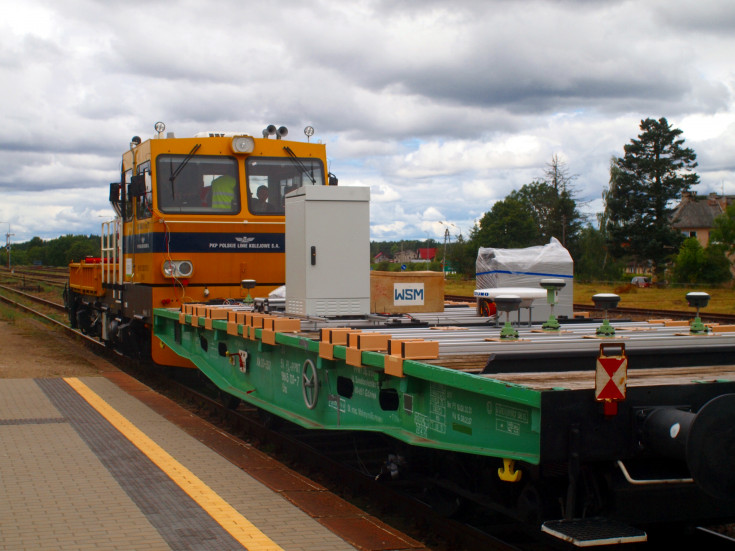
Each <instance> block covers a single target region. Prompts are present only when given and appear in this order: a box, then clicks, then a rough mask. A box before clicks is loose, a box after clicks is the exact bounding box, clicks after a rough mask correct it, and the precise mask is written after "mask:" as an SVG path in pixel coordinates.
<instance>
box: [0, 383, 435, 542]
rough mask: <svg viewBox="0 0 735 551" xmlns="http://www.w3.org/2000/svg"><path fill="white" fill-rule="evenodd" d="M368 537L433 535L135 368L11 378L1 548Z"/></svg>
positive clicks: (2, 419)
mask: <svg viewBox="0 0 735 551" xmlns="http://www.w3.org/2000/svg"><path fill="white" fill-rule="evenodd" d="M200 440H202V441H206V442H207V445H205V444H204V443H202V441H200ZM214 449H217V450H218V451H214ZM228 458H229V459H231V460H232V461H230V460H228ZM233 462H234V463H233ZM238 465H239V466H238ZM245 470H247V471H249V473H248V472H245ZM269 486H270V487H269ZM297 505H298V506H297ZM335 532H338V533H339V535H337V534H336V533H335ZM355 548H357V549H382V550H390V549H421V548H423V546H422V545H421V544H420V543H418V542H416V541H414V540H411V539H410V538H407V537H406V536H403V535H402V534H400V533H398V532H397V531H395V530H393V529H391V528H390V527H388V526H387V525H384V524H383V523H381V522H380V521H379V520H377V519H375V518H373V517H370V516H369V515H366V514H365V513H363V512H362V511H360V510H358V509H357V508H355V507H353V506H352V505H350V504H348V503H346V502H344V501H342V500H341V499H339V498H336V497H335V496H333V495H332V494H330V493H329V492H327V491H326V489H325V488H323V487H321V486H319V485H316V484H314V483H313V482H311V481H309V480H307V479H305V478H303V477H301V476H300V475H299V474H298V473H295V472H293V471H290V470H288V469H286V468H285V467H283V466H282V465H280V464H278V463H277V462H275V461H273V460H271V459H270V458H269V457H268V456H266V455H264V454H262V453H261V452H259V451H258V450H255V449H253V448H252V447H250V446H249V445H247V444H245V443H243V442H241V441H239V440H236V439H234V438H232V437H230V436H229V435H226V434H224V433H221V432H220V431H217V430H216V429H214V428H213V427H212V426H211V425H209V424H208V423H206V422H205V421H202V420H201V419H199V418H197V417H195V416H194V415H192V414H191V413H189V412H187V411H185V410H183V409H181V408H179V407H178V406H177V405H175V404H174V403H173V402H171V401H170V400H168V399H166V398H164V397H162V396H160V395H159V394H156V393H155V392H153V391H151V390H150V389H148V388H147V387H145V386H144V385H142V384H140V383H139V382H137V381H136V380H134V379H132V378H131V377H129V376H127V375H126V374H124V373H122V372H119V371H116V370H110V371H106V372H105V373H102V376H98V377H81V378H75V377H69V378H56V379H0V550H8V551H10V550H13V551H15V550H21V549H39V550H40V549H43V550H47V549H48V550H50V549H59V550H61V549H64V550H65V549H69V550H71V549H74V550H83V549H89V550H126V551H129V550H134V549H141V550H147V551H150V550H169V549H181V550H206V549H212V550H218V551H221V550H236V549H237V550H240V549H248V550H251V551H256V550H262V549H268V550H277V549H285V550H319V551H331V550H335V551H337V550H348V549H355Z"/></svg>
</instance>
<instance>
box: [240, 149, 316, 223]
mask: <svg viewBox="0 0 735 551" xmlns="http://www.w3.org/2000/svg"><path fill="white" fill-rule="evenodd" d="M245 173H246V175H247V182H248V209H249V210H250V212H251V213H252V214H269V215H274V214H284V213H285V211H286V209H285V206H286V194H287V193H288V192H290V191H293V190H295V189H298V188H300V187H301V186H307V185H309V186H310V185H316V186H321V185H323V184H324V167H323V166H322V162H321V161H320V160H319V159H313V158H298V159H293V158H291V157H287V158H272V157H250V158H249V159H248V161H247V165H246V167H245Z"/></svg>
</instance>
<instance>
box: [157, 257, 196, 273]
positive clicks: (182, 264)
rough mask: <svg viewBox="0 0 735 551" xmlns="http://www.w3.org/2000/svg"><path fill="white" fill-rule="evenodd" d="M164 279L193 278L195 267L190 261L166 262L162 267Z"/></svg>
mask: <svg viewBox="0 0 735 551" xmlns="http://www.w3.org/2000/svg"><path fill="white" fill-rule="evenodd" d="M161 273H163V276H164V277H191V274H193V273H194V265H193V264H192V263H191V261H189V260H166V261H164V263H163V264H162V265H161Z"/></svg>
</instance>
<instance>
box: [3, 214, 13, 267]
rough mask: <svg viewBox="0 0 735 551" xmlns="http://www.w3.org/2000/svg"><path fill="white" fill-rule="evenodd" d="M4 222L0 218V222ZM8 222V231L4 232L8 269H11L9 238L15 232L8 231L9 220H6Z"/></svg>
mask: <svg viewBox="0 0 735 551" xmlns="http://www.w3.org/2000/svg"><path fill="white" fill-rule="evenodd" d="M5 223H6V222H3V221H2V220H0V224H5ZM7 224H8V233H6V234H5V249H6V250H7V251H8V271H9V272H10V271H12V269H11V268H12V266H11V263H10V238H11V237H13V236H14V235H15V234H14V233H10V222H7Z"/></svg>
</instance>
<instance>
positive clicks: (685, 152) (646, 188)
mask: <svg viewBox="0 0 735 551" xmlns="http://www.w3.org/2000/svg"><path fill="white" fill-rule="evenodd" d="M640 128H641V133H640V134H639V135H638V139H632V140H631V143H630V144H627V145H625V147H624V150H625V155H624V156H623V157H619V158H617V159H616V160H615V161H614V163H613V164H612V165H611V168H610V188H609V190H608V193H607V194H606V195H607V196H606V205H605V211H606V216H607V231H608V234H609V239H610V244H611V251H612V252H613V254H615V255H616V256H617V257H622V256H625V255H631V256H633V257H634V258H635V259H636V260H638V261H639V262H642V261H646V260H651V261H652V262H653V264H654V268H655V271H656V273H657V274H658V275H661V274H662V273H663V270H664V266H665V262H666V260H667V259H668V258H669V257H670V256H671V255H672V254H674V252H675V251H676V250H678V248H679V245H680V244H681V242H682V240H683V236H682V234H681V233H680V232H678V231H676V230H674V229H673V228H671V226H670V224H669V215H670V213H671V207H670V204H671V202H672V201H674V200H676V199H680V198H681V193H682V192H683V191H688V190H690V189H691V187H692V186H693V185H696V184H697V183H698V182H699V177H698V176H697V174H696V173H694V172H692V170H693V169H694V168H696V166H697V162H696V158H697V156H696V154H695V153H694V151H693V150H692V149H690V148H687V147H683V145H684V139H683V138H680V136H681V134H682V131H681V130H679V129H678V128H672V127H671V126H670V125H669V123H668V121H667V120H666V119H665V118H663V117H662V118H660V119H659V120H658V121H657V120H654V119H651V118H648V119H646V120H643V121H641V125H640Z"/></svg>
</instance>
